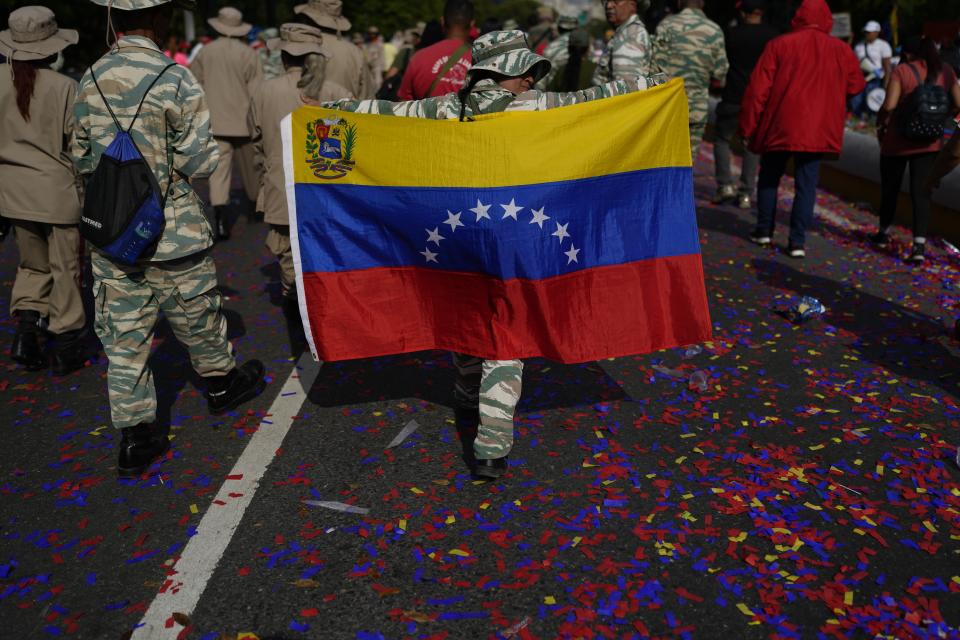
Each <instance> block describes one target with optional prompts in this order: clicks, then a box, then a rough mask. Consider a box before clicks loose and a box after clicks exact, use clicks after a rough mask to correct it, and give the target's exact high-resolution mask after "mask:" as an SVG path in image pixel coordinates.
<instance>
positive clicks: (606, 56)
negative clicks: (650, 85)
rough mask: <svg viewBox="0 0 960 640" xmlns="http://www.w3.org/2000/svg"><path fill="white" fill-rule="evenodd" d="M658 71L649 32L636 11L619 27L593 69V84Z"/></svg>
mask: <svg viewBox="0 0 960 640" xmlns="http://www.w3.org/2000/svg"><path fill="white" fill-rule="evenodd" d="M656 71H659V70H658V69H656V67H655V66H654V65H651V59H650V34H648V33H647V28H646V27H644V26H643V22H642V21H641V20H640V18H639V17H638V16H637V15H636V14H634V15H632V16H630V18H629V19H628V20H627V21H626V22H624V23H623V24H622V25H620V26H619V27H617V30H616V32H615V33H614V34H613V37H612V38H610V42H608V43H607V48H606V49H605V50H604V51H603V55H602V56H601V57H600V60H599V61H598V62H597V68H596V70H595V71H594V72H593V84H603V83H604V82H610V81H611V80H621V79H623V78H629V77H636V76H646V75H650V74H651V73H653V72H656Z"/></svg>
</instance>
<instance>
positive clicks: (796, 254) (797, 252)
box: [787, 245, 807, 260]
mask: <svg viewBox="0 0 960 640" xmlns="http://www.w3.org/2000/svg"><path fill="white" fill-rule="evenodd" d="M787 255H788V256H790V257H791V258H795V259H797V260H802V259H803V258H806V257H807V252H806V251H805V250H804V248H803V247H794V246H792V245H791V246H789V247H787Z"/></svg>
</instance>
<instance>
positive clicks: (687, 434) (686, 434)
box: [680, 433, 697, 438]
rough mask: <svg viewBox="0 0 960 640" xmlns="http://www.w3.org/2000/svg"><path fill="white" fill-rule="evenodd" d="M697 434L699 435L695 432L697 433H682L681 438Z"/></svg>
mask: <svg viewBox="0 0 960 640" xmlns="http://www.w3.org/2000/svg"><path fill="white" fill-rule="evenodd" d="M695 435H697V434H695V433H681V434H680V437H681V438H692V437H694V436H695Z"/></svg>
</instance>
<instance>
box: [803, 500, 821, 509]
mask: <svg viewBox="0 0 960 640" xmlns="http://www.w3.org/2000/svg"><path fill="white" fill-rule="evenodd" d="M803 506H805V507H806V508H808V509H813V510H814V511H823V507H818V506H817V505H815V504H811V503H809V502H804V503H803Z"/></svg>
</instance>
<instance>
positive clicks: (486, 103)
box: [323, 30, 666, 478]
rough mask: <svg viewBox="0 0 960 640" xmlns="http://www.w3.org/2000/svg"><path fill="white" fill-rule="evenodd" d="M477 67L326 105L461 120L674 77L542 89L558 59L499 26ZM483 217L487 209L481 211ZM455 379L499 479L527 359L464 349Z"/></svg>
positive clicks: (477, 48)
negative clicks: (439, 89) (412, 96)
mask: <svg viewBox="0 0 960 640" xmlns="http://www.w3.org/2000/svg"><path fill="white" fill-rule="evenodd" d="M472 59H473V66H472V67H471V68H470V72H469V74H468V75H467V82H466V84H465V85H464V86H463V88H462V89H460V91H459V92H457V93H450V94H447V95H443V96H438V97H433V98H424V99H423V100H412V101H407V102H386V101H383V100H360V101H357V100H353V101H339V102H334V103H327V104H324V105H323V106H325V107H329V108H333V109H341V110H344V111H353V112H358V113H385V114H391V115H395V116H407V117H411V118H430V119H434V120H448V119H458V118H459V119H460V120H461V121H462V120H464V119H466V118H469V117H472V116H476V115H482V114H487V113H496V112H500V111H544V110H546V109H552V108H554V107H561V106H565V105H571V104H577V103H581V102H587V101H590V100H598V99H601V98H607V97H611V96H616V95H622V94H625V93H629V92H631V91H638V90H643V89H646V88H647V87H650V86H654V85H657V84H662V83H663V82H665V81H666V76H664V75H663V74H658V75H657V76H655V77H646V76H633V77H626V78H622V79H618V80H614V81H612V82H608V83H605V84H602V85H600V86H596V87H591V88H589V89H584V90H582V91H573V92H569V93H552V92H544V91H538V90H536V89H534V88H533V87H534V85H535V84H536V82H537V81H538V80H540V79H541V78H543V77H544V76H545V75H546V74H547V73H548V72H549V71H550V61H549V60H547V59H546V58H544V57H542V56H540V55H537V54H536V53H534V52H533V51H532V50H531V49H530V47H529V44H528V43H527V38H526V36H525V35H524V33H523V32H522V31H518V30H514V31H492V32H490V33H487V34H484V35H482V36H480V37H479V38H477V39H476V40H475V41H474V42H473V50H472ZM478 215H479V214H478ZM454 363H455V365H456V369H457V379H456V382H455V385H454V399H455V403H456V419H457V430H458V432H459V433H460V435H461V441H462V442H463V443H464V446H465V454H466V456H467V458H468V460H470V462H471V467H472V470H473V471H474V473H476V474H477V475H478V476H480V477H483V478H498V477H500V476H501V475H502V474H503V473H504V471H505V470H506V467H507V455H508V454H509V453H510V449H511V448H512V446H513V419H514V413H515V411H516V407H517V403H518V402H519V400H520V389H521V386H522V378H523V362H522V361H520V360H483V359H482V358H476V357H473V356H469V355H464V354H456V355H455V356H454Z"/></svg>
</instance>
